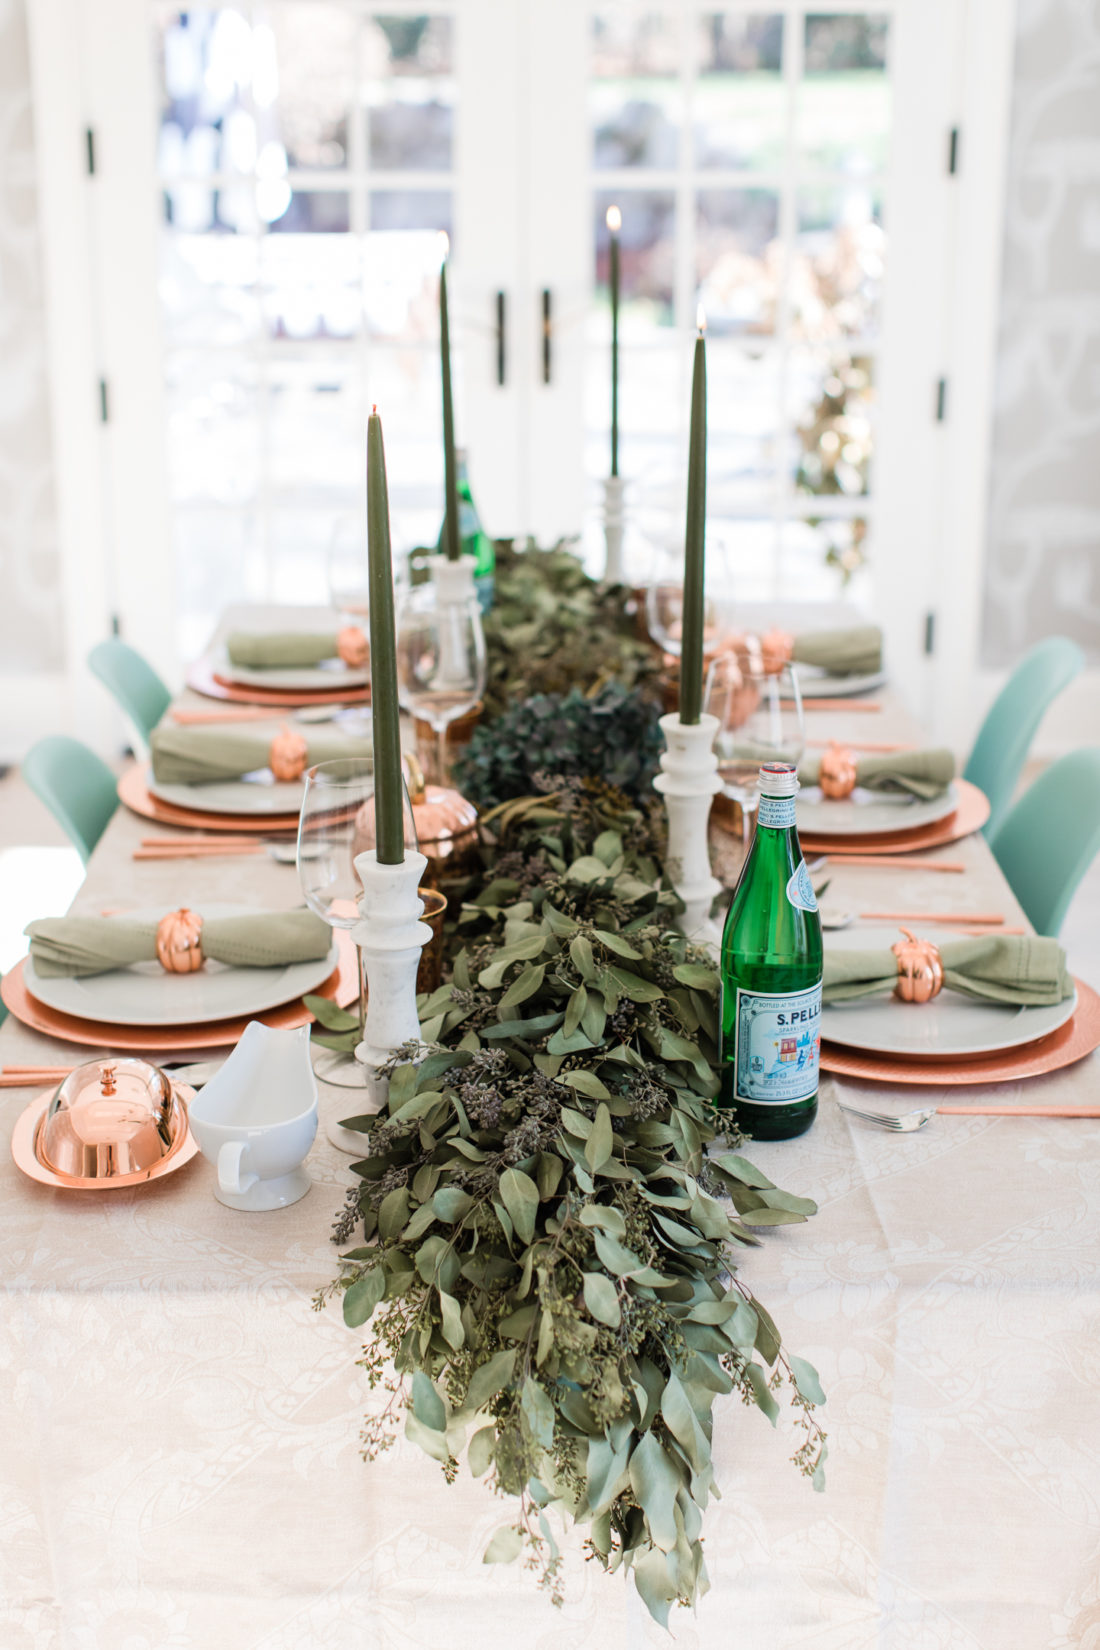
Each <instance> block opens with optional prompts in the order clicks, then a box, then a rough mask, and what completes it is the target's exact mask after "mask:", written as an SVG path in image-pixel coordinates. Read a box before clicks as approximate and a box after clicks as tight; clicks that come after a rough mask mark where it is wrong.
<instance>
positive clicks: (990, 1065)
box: [821, 978, 1100, 1088]
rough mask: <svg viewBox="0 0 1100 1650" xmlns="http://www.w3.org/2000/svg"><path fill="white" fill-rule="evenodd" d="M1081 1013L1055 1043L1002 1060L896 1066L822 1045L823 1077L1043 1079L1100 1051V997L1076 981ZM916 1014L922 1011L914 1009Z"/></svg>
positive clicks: (1011, 1052) (929, 1083)
mask: <svg viewBox="0 0 1100 1650" xmlns="http://www.w3.org/2000/svg"><path fill="white" fill-rule="evenodd" d="M1074 984H1075V985H1076V987H1077V1007H1076V1009H1075V1010H1074V1013H1073V1016H1072V1018H1071V1019H1069V1020H1067V1021H1066V1023H1065V1025H1064V1026H1059V1028H1058V1030H1057V1031H1052V1032H1051V1034H1050V1036H1049V1037H1043V1038H1042V1039H1040V1041H1039V1042H1037V1043H1029V1044H1028V1045H1027V1046H1026V1047H1024V1048H1017V1049H1008V1050H1005V1052H1004V1053H1002V1054H981V1055H978V1056H977V1058H976V1059H973V1060H934V1061H933V1060H893V1059H890V1058H889V1057H888V1056H885V1055H881V1054H859V1053H857V1052H856V1051H855V1050H854V1049H844V1048H837V1047H834V1046H833V1045H831V1044H829V1043H824V1042H823V1043H822V1045H821V1069H822V1071H831V1072H835V1073H836V1075H837V1076H838V1077H863V1078H867V1079H868V1080H870V1081H871V1082H874V1083H903V1084H905V1085H909V1084H911V1083H916V1084H923V1085H924V1086H925V1087H930V1088H932V1087H935V1086H936V1084H938V1083H940V1084H945V1085H952V1086H959V1085H963V1084H967V1083H1012V1082H1015V1081H1017V1079H1019V1078H1021V1077H1041V1076H1043V1075H1044V1073H1046V1072H1048V1071H1060V1070H1061V1068H1062V1067H1063V1066H1072V1065H1073V1064H1074V1063H1075V1062H1076V1061H1077V1060H1083V1059H1084V1058H1085V1056H1086V1055H1087V1054H1091V1053H1092V1051H1093V1049H1095V1048H1100V995H1097V993H1096V992H1095V991H1094V990H1093V989H1092V987H1091V986H1088V985H1086V984H1085V982H1084V981H1083V980H1078V979H1076V978H1075V980H1074ZM913 1012H914V1014H919V1013H920V1009H919V1008H914V1010H913Z"/></svg>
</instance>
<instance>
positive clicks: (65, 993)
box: [23, 904, 337, 1026]
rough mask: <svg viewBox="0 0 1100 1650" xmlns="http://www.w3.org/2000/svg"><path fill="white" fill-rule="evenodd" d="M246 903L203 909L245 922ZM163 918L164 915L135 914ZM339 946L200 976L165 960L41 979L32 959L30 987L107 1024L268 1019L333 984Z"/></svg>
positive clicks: (60, 1006)
mask: <svg viewBox="0 0 1100 1650" xmlns="http://www.w3.org/2000/svg"><path fill="white" fill-rule="evenodd" d="M249 910H250V907H249V906H247V905H214V904H211V905H204V906H203V908H202V913H203V915H204V916H208V917H238V916H246V915H247V913H248V911H249ZM133 915H134V916H135V917H136V918H138V919H139V920H140V919H152V920H153V921H157V920H159V918H160V917H161V916H162V915H163V909H160V910H156V911H150V910H146V911H135V912H134V913H133ZM336 961H337V958H336V947H335V945H333V946H332V947H330V949H329V950H328V952H327V953H326V954H325V956H323V957H318V958H317V959H316V960H315V961H313V962H304V963H289V964H288V965H287V966H286V967H284V968H229V967H227V966H226V964H224V963H217V962H207V963H205V964H204V966H203V967H202V968H200V969H199V970H198V971H197V972H196V973H194V974H166V973H165V971H164V969H163V968H162V967H161V966H160V964H159V963H158V962H148V963H136V964H135V965H134V967H133V968H116V969H113V970H112V971H111V972H110V973H107V974H92V975H89V976H88V977H87V978H86V979H65V978H62V979H47V980H44V979H41V978H40V977H39V975H38V974H37V973H36V972H35V968H34V964H33V962H31V961H30V960H29V959H28V962H27V965H26V968H25V969H24V971H23V979H24V983H25V985H26V987H27V990H28V991H29V992H30V993H31V996H32V997H37V998H38V1001H39V1002H41V1003H45V1004H46V1006H47V1008H53V1009H56V1010H57V1011H58V1013H60V1014H75V1015H77V1016H79V1018H81V1019H83V1020H97V1021H99V1022H100V1023H101V1024H104V1025H126V1026H179V1025H202V1024H204V1023H206V1022H208V1021H211V1020H230V1019H238V1018H240V1017H242V1016H244V1015H246V1014H262V1013H263V1011H264V1010H265V1009H269V1008H278V1007H279V1006H280V1005H281V1004H282V1003H289V1002H293V1000H294V999H295V998H296V997H302V996H304V995H305V993H306V992H307V991H316V989H317V987H318V986H319V985H321V984H323V982H324V981H325V980H327V979H328V977H329V975H330V974H331V973H332V971H333V969H334V968H335V967H336Z"/></svg>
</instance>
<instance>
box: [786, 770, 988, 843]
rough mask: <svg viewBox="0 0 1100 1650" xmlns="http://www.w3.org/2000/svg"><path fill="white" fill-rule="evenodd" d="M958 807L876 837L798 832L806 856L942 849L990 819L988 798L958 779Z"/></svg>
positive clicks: (956, 784)
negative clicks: (912, 827) (926, 821)
mask: <svg viewBox="0 0 1100 1650" xmlns="http://www.w3.org/2000/svg"><path fill="white" fill-rule="evenodd" d="M955 787H956V789H957V790H958V793H959V805H958V807H957V808H956V809H955V812H954V813H953V814H948V815H947V817H946V818H945V819H936V820H933V821H932V823H931V824H930V825H918V826H917V827H916V829H915V830H911V831H884V832H882V833H881V834H880V835H877V836H827V835H824V834H823V833H822V832H820V831H819V832H817V834H816V835H810V834H806V835H803V833H802V832H801V831H799V833H798V840H799V842H800V843H801V844H802V851H803V853H812V854H846V853H847V854H857V853H858V854H899V853H900V854H911V853H916V852H917V851H918V850H919V849H921V848H940V847H942V846H943V844H944V843H947V842H958V841H959V839H960V837H964V836H972V835H973V833H974V832H975V831H980V830H981V828H982V826H983V825H984V824H985V822H986V820H987V819H988V818H989V798H988V797H987V796H986V795H985V794H984V792H982V791H980V790H979V789H978V787H977V785H971V784H970V783H969V781H968V780H966V779H956V780H955Z"/></svg>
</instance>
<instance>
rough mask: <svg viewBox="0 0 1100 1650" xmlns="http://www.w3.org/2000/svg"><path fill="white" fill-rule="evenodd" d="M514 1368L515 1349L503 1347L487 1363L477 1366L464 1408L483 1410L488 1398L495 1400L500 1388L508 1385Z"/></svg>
mask: <svg viewBox="0 0 1100 1650" xmlns="http://www.w3.org/2000/svg"><path fill="white" fill-rule="evenodd" d="M515 1367H516V1349H515V1347H504V1348H503V1349H502V1350H501V1351H500V1352H495V1353H494V1354H493V1356H492V1357H491V1358H490V1359H489V1361H488V1362H487V1363H483V1364H479V1365H478V1367H477V1368H476V1369H475V1370H474V1373H473V1376H472V1377H471V1380H470V1385H469V1387H468V1388H467V1390H466V1408H467V1409H483V1408H484V1406H485V1405H486V1404H487V1403H488V1402H489V1400H490V1398H495V1397H496V1395H497V1393H498V1392H499V1391H500V1390H501V1388H502V1387H505V1386H507V1385H508V1382H509V1381H510V1380H511V1379H512V1372H513V1370H514V1369H515Z"/></svg>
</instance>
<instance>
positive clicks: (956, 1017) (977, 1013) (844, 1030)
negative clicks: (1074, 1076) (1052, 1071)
mask: <svg viewBox="0 0 1100 1650" xmlns="http://www.w3.org/2000/svg"><path fill="white" fill-rule="evenodd" d="M910 926H911V927H912V928H913V929H914V930H918V929H919V928H920V924H919V923H913V924H911V925H910ZM900 937H901V936H900V934H899V935H895V936H893V937H891V935H890V933H889V931H888V930H887V929H884V928H880V929H876V930H875V931H874V932H871V931H869V930H867V929H852V928H846V929H843V930H842V931H841V932H839V933H835V934H830V935H829V936H828V949H829V950H830V951H838V950H841V949H844V950H846V951H853V950H855V951H863V950H868V951H869V950H877V949H879V948H880V947H881V948H883V949H888V948H889V946H891V945H892V944H893V943H894V939H899V938H900ZM951 938H952V936H951V935H950V934H946V933H945V934H943V935H942V937H941V938H940V939H939V940H938V942H937V943H940V944H944V945H946V944H947V943H948V942H949V941H950V939H951ZM1076 1007H1077V992H1076V990H1075V991H1074V993H1073V995H1072V997H1067V998H1066V999H1065V1001H1064V1002H1061V1003H1054V1004H1053V1005H1052V1006H1051V1007H1049V1008H1014V1007H1013V1006H1012V1005H1011V1004H1009V1003H985V1002H980V1001H979V1000H978V999H977V998H976V997H965V996H963V994H962V993H961V992H959V991H949V990H948V989H947V988H946V986H945V987H944V989H943V990H942V991H941V992H940V994H939V996H938V997H933V999H932V1001H931V1002H930V1003H903V1002H901V1001H900V1000H899V999H898V998H897V997H895V996H893V995H892V994H891V995H890V996H887V997H863V998H861V999H859V1000H858V1001H857V1002H852V1003H834V1004H831V1005H829V1006H828V1007H826V1008H825V1009H823V1010H822V1016H821V1035H822V1037H824V1038H825V1040H826V1041H827V1042H830V1043H839V1044H841V1045H842V1046H843V1047H845V1048H858V1049H864V1050H866V1051H867V1052H868V1053H874V1054H896V1055H897V1056H898V1057H899V1058H904V1057H906V1056H908V1057H911V1058H916V1059H919V1058H920V1057H921V1056H922V1055H923V1056H925V1057H926V1058H927V1057H929V1056H933V1055H942V1056H944V1057H947V1056H954V1057H956V1058H958V1057H966V1056H968V1055H979V1054H997V1053H999V1052H1000V1051H1001V1050H1002V1049H1009V1048H1019V1047H1021V1046H1022V1045H1023V1044H1025V1043H1034V1042H1037V1041H1038V1039H1039V1038H1040V1037H1049V1035H1050V1033H1051V1032H1052V1031H1057V1030H1058V1027H1059V1026H1063V1025H1065V1023H1066V1021H1067V1020H1068V1019H1069V1018H1070V1016H1071V1015H1072V1013H1073V1011H1074V1009H1075V1008H1076Z"/></svg>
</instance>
